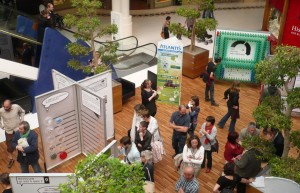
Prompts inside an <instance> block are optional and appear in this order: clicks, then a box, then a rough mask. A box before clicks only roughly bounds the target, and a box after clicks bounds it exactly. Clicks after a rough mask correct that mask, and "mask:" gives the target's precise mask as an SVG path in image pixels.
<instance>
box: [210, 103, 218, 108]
mask: <svg viewBox="0 0 300 193" xmlns="http://www.w3.org/2000/svg"><path fill="white" fill-rule="evenodd" d="M211 106H215V107H218V106H219V104H218V103H213V104H211Z"/></svg>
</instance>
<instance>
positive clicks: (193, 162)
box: [181, 135, 204, 178]
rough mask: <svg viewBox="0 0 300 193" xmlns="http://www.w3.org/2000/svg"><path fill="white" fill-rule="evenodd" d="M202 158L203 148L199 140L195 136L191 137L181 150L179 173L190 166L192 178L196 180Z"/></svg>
mask: <svg viewBox="0 0 300 193" xmlns="http://www.w3.org/2000/svg"><path fill="white" fill-rule="evenodd" d="M203 158H204V148H203V146H202V145H201V142H200V139H199V137H198V136H197V135H192V136H191V137H190V138H189V139H188V140H187V143H186V145H185V146H184V148H183V152H182V159H183V162H182V168H181V172H182V171H183V168H185V167H186V166H192V167H193V168H194V176H195V178H197V177H198V176H199V173H200V169H201V164H202V162H203Z"/></svg>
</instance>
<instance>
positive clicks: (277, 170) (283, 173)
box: [269, 157, 300, 183]
mask: <svg viewBox="0 0 300 193" xmlns="http://www.w3.org/2000/svg"><path fill="white" fill-rule="evenodd" d="M269 164H270V167H271V173H270V174H271V175H272V176H277V177H281V178H287V179H291V180H293V181H295V182H297V183H300V160H299V159H294V158H286V159H283V158H278V157H276V158H273V159H272V160H271V161H270V162H269Z"/></svg>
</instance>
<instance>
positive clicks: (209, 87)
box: [205, 81, 216, 104]
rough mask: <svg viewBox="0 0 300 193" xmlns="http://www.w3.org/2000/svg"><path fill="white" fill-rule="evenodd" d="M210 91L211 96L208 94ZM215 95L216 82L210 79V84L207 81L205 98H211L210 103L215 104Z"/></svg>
mask: <svg viewBox="0 0 300 193" xmlns="http://www.w3.org/2000/svg"><path fill="white" fill-rule="evenodd" d="M208 92H209V94H210V97H209V95H208ZM214 95H215V82H214V81H210V85H208V84H207V83H206V87H205V99H206V100H208V99H210V103H211V104H215V103H216V101H215V98H214Z"/></svg>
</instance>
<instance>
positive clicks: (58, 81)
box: [52, 69, 76, 90]
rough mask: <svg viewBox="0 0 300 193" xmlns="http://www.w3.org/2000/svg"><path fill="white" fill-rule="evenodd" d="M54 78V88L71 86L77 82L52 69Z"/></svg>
mask: <svg viewBox="0 0 300 193" xmlns="http://www.w3.org/2000/svg"><path fill="white" fill-rule="evenodd" d="M52 79H53V86H54V90H57V89H60V88H64V87H66V86H70V85H72V84H74V83H76V81H75V80H72V79H71V78H69V77H67V76H65V75H64V74H62V73H60V72H58V71H56V70H54V69H52Z"/></svg>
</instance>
